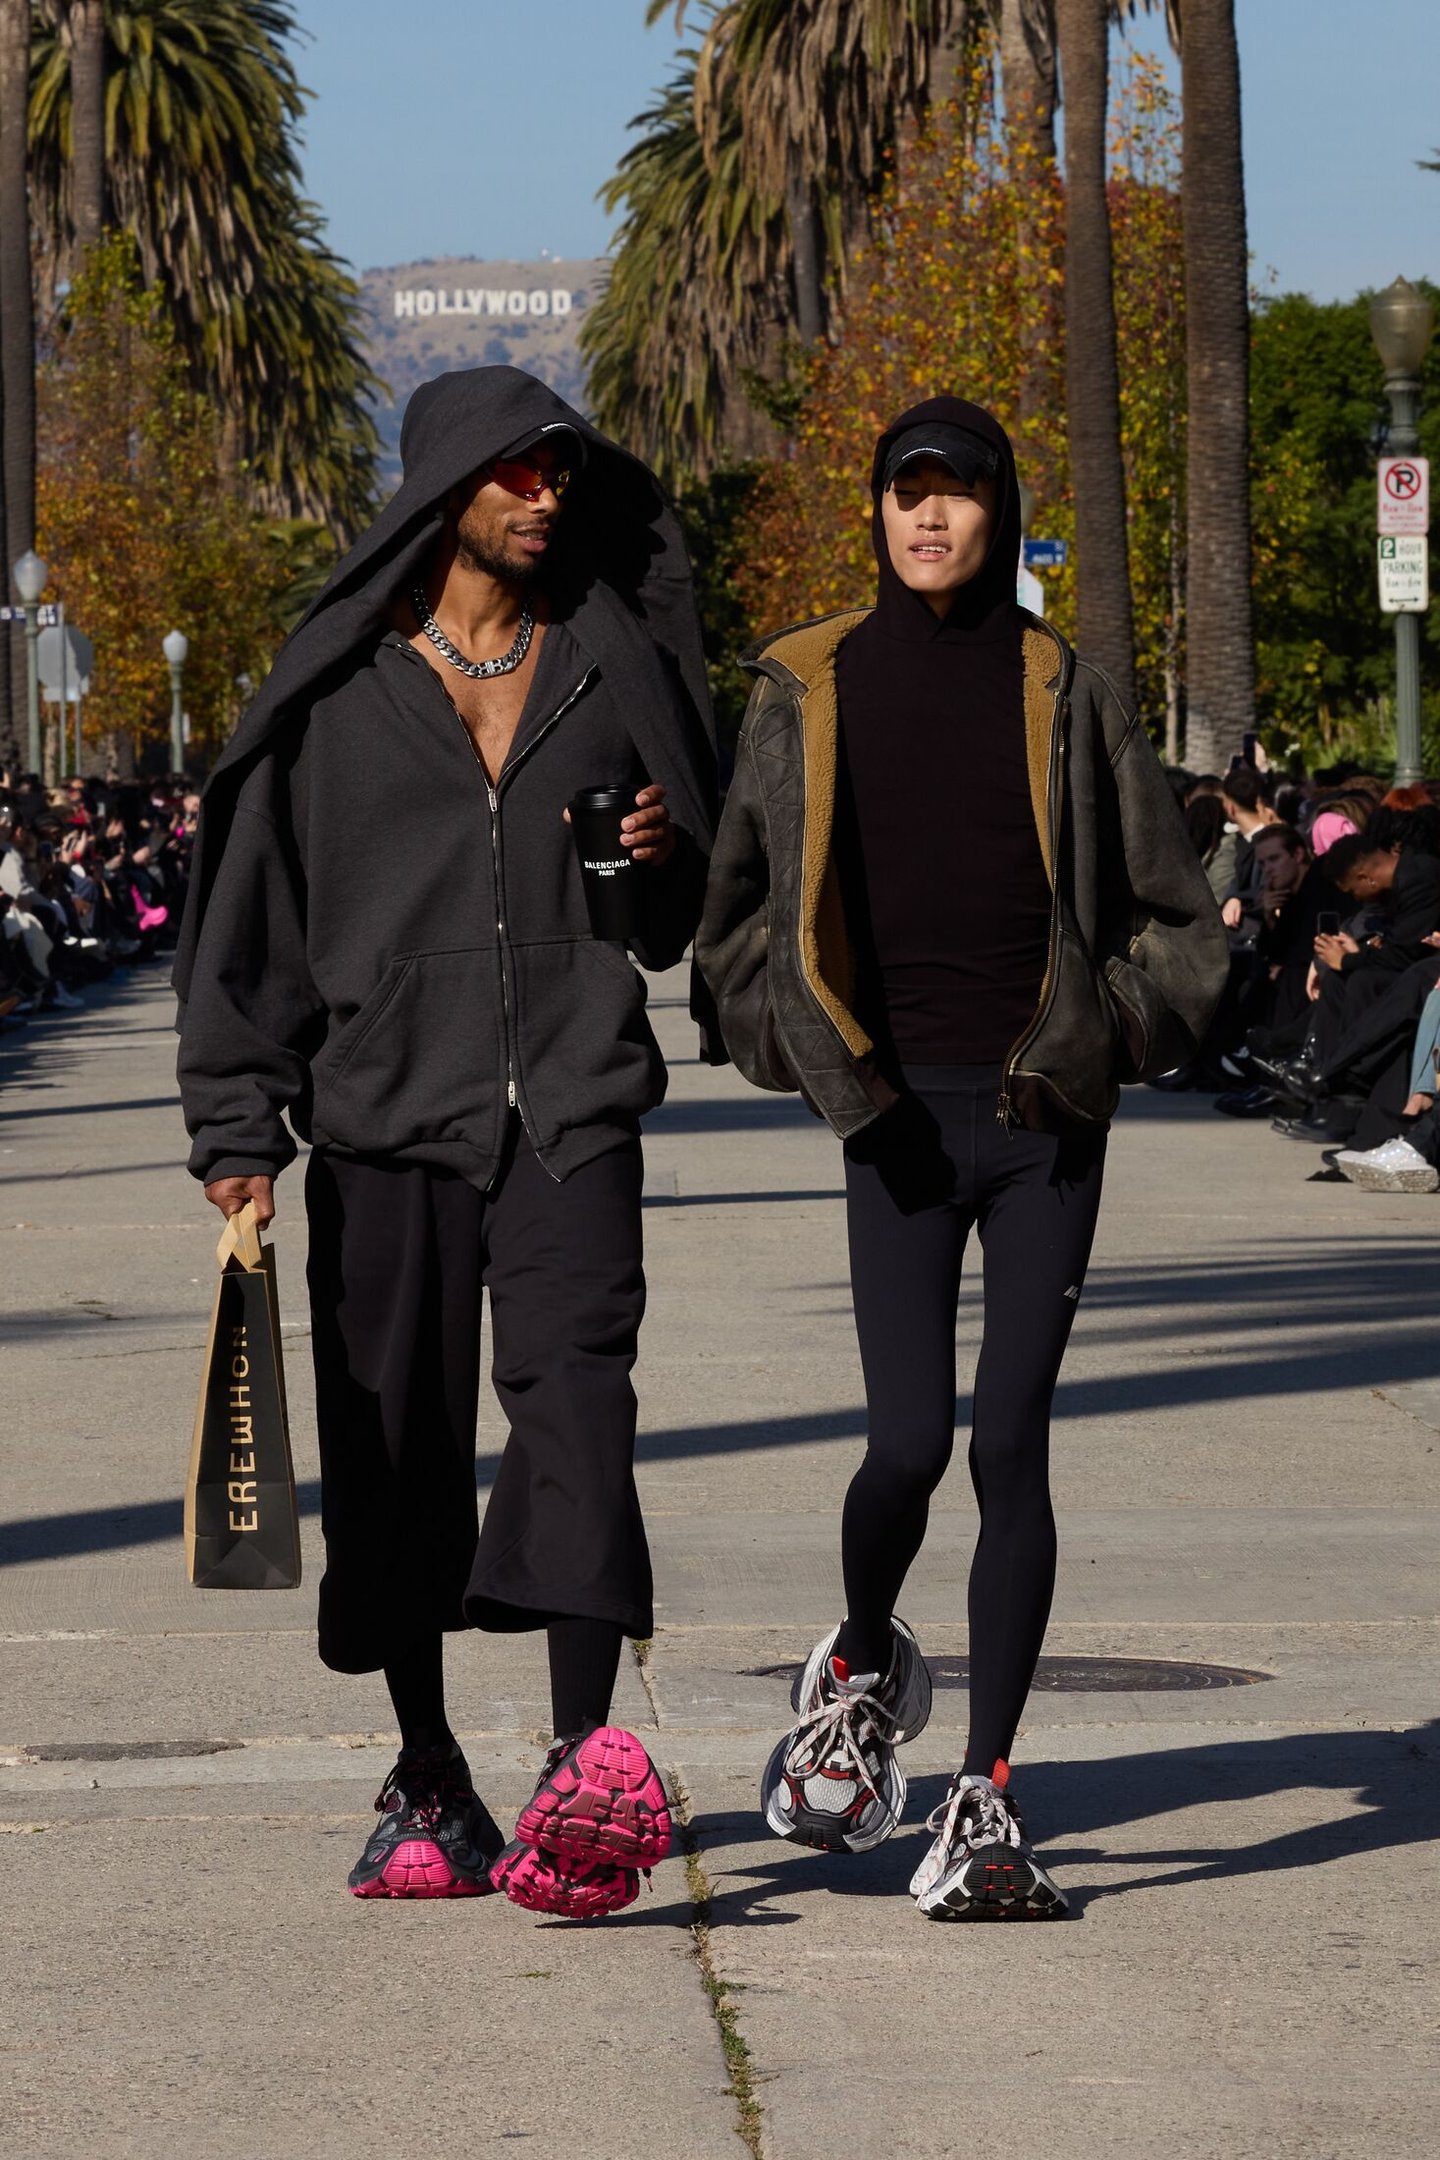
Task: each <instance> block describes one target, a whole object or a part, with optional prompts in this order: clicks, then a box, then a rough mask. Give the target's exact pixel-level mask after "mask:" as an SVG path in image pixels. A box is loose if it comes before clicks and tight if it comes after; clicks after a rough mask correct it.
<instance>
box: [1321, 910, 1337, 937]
mask: <svg viewBox="0 0 1440 2160" xmlns="http://www.w3.org/2000/svg"><path fill="white" fill-rule="evenodd" d="M1315 929H1316V932H1317V934H1318V935H1319V936H1320V937H1339V935H1340V917H1339V915H1338V914H1337V913H1336V911H1335V909H1334V908H1321V909H1320V912H1319V913H1318V914H1317V915H1316V917H1315Z"/></svg>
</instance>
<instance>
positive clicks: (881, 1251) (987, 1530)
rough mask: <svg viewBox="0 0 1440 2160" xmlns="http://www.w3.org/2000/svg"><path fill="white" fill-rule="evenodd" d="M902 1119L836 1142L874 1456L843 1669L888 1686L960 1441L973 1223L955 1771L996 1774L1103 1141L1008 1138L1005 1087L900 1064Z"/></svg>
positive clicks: (1043, 1537)
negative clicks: (959, 1740) (978, 1298)
mask: <svg viewBox="0 0 1440 2160" xmlns="http://www.w3.org/2000/svg"><path fill="white" fill-rule="evenodd" d="M906 1080H907V1083H908V1086H909V1089H910V1092H909V1094H908V1095H907V1096H906V1098H905V1099H904V1100H903V1101H902V1103H901V1104H900V1106H899V1108H898V1109H896V1110H894V1111H892V1112H891V1113H890V1114H889V1115H888V1116H886V1117H884V1118H882V1119H881V1120H880V1121H879V1123H878V1124H877V1125H875V1126H872V1127H870V1128H869V1129H868V1130H867V1131H866V1132H864V1133H862V1134H860V1135H859V1136H858V1137H857V1138H856V1139H854V1140H852V1141H850V1142H848V1143H847V1145H846V1150H845V1176H846V1188H847V1198H848V1203H849V1208H848V1213H849V1231H850V1279H851V1284H852V1288H853V1292H854V1300H855V1326H856V1332H857V1333H858V1335H859V1338H860V1360H861V1364H862V1366H863V1368H864V1373H865V1395H866V1401H867V1404H868V1407H869V1441H868V1445H867V1447H866V1451H865V1458H864V1461H863V1462H862V1463H861V1465H860V1468H859V1469H858V1470H857V1471H856V1473H855V1477H854V1479H853V1481H852V1483H851V1485H850V1489H849V1492H848V1493H847V1495H846V1499H845V1513H844V1521H843V1528H842V1535H841V1552H842V1561H843V1566H844V1574H845V1596H846V1605H847V1615H846V1620H845V1623H844V1626H843V1628H842V1630H841V1636H840V1640H839V1642H838V1644H837V1646H836V1647H837V1654H839V1655H840V1656H842V1657H845V1658H846V1659H847V1660H848V1661H849V1664H850V1667H851V1670H852V1671H860V1672H866V1671H877V1670H878V1671H880V1672H884V1671H885V1669H886V1667H887V1665H888V1661H889V1641H890V1636H889V1625H890V1616H891V1614H892V1612H893V1611H894V1608H895V1604H896V1601H897V1599H898V1598H899V1595H900V1591H901V1587H902V1585H903V1583H904V1581H905V1576H906V1574H907V1572H908V1570H909V1567H910V1563H911V1561H912V1560H913V1559H914V1558H915V1556H916V1554H917V1553H918V1552H919V1550H920V1547H921V1544H922V1543H923V1541H924V1537H925V1526H926V1522H927V1520H928V1517H929V1512H930V1496H931V1494H932V1493H933V1492H934V1490H935V1488H936V1486H937V1485H938V1484H939V1482H940V1480H941V1478H942V1477H943V1476H944V1474H945V1470H946V1467H947V1465H948V1464H949V1461H950V1456H951V1453H952V1450H953V1448H954V1443H955V1319H956V1311H957V1307H958V1303H959V1295H960V1269H961V1262H962V1260H963V1258H964V1253H965V1243H966V1239H967V1237H968V1236H969V1233H970V1228H971V1225H972V1224H973V1225H975V1226H976V1227H977V1228H978V1230H979V1233H980V1245H981V1250H982V1252H983V1255H984V1284H985V1327H984V1338H983V1341H982V1345H981V1350H980V1362H979V1365H978V1367H977V1369H976V1374H975V1394H974V1412H973V1421H972V1434H971V1440H970V1476H971V1479H972V1481H973V1483H974V1487H975V1496H976V1499H977V1500H978V1502H979V1505H980V1537H979V1542H978V1544H977V1545H976V1548H975V1558H974V1563H973V1565H972V1567H971V1571H970V1594H969V1619H970V1736H969V1743H968V1745H967V1747H966V1751H965V1767H966V1768H967V1769H970V1770H977V1771H979V1772H980V1773H982V1774H983V1775H985V1776H989V1775H990V1773H991V1772H992V1770H993V1768H994V1766H995V1763H996V1762H997V1761H1000V1760H1008V1757H1009V1752H1010V1747H1011V1743H1012V1742H1013V1740H1014V1737H1015V1728H1016V1726H1017V1725H1018V1723H1019V1721H1020V1713H1021V1711H1022V1710H1023V1708H1024V1705H1025V1697H1026V1695H1027V1694H1028V1693H1029V1689H1030V1683H1031V1681H1032V1679H1033V1678H1034V1676H1035V1666H1036V1662H1037V1660H1038V1658H1039V1656H1040V1645H1041V1643H1042V1641H1043V1640H1044V1636H1045V1626H1046V1622H1047V1620H1048V1619H1049V1616H1050V1600H1051V1595H1052V1593H1053V1590H1054V1585H1055V1516H1054V1512H1053V1510H1052V1508H1051V1505H1050V1480H1049V1443H1050V1405H1051V1401H1052V1398H1053V1396H1054V1393H1055V1382H1056V1379H1057V1377H1058V1375H1059V1371H1060V1361H1061V1359H1062V1357H1063V1356H1064V1354H1065V1345H1066V1343H1067V1341H1068V1340H1069V1336H1070V1326H1071V1322H1072V1321H1073V1320H1074V1317H1075V1308H1076V1304H1077V1302H1078V1300H1079V1296H1080V1290H1081V1286H1082V1284H1083V1283H1084V1280H1085V1269H1086V1266H1087V1264H1088V1262H1089V1258H1090V1247H1091V1243H1092V1241H1093V1238H1094V1234H1095V1218H1096V1215H1097V1213H1098V1210H1099V1206H1100V1187H1101V1180H1102V1176H1103V1172H1104V1163H1105V1135H1104V1133H1103V1132H1101V1133H1075V1134H1072V1135H1067V1136H1066V1137H1064V1138H1057V1137H1055V1136H1054V1135H1053V1134H1049V1133H1032V1132H1023V1131H1009V1132H1007V1131H1006V1129H1005V1128H1004V1127H1003V1126H1002V1125H1001V1124H1000V1123H999V1122H998V1120H997V1118H996V1114H995V1112H996V1101H997V1096H998V1093H999V1074H998V1073H997V1072H994V1071H990V1070H977V1069H975V1068H972V1067H965V1066H953V1067H952V1066H922V1067H912V1068H911V1069H910V1070H909V1071H908V1072H907V1074H906Z"/></svg>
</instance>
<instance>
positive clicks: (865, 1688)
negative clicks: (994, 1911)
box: [760, 1620, 931, 1852]
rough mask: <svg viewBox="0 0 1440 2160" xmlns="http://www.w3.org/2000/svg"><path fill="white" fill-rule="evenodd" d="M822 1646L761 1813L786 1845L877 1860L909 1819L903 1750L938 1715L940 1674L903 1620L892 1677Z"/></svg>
mask: <svg viewBox="0 0 1440 2160" xmlns="http://www.w3.org/2000/svg"><path fill="white" fill-rule="evenodd" d="M839 1632H840V1630H839V1628H838V1627H837V1628H832V1629H831V1631H830V1633H829V1634H828V1635H827V1636H825V1637H824V1638H823V1640H822V1641H820V1642H818V1643H817V1644H816V1645H815V1648H814V1649H813V1650H812V1651H811V1653H810V1656H809V1658H808V1659H807V1660H806V1664H805V1670H804V1672H803V1673H801V1675H800V1677H799V1678H798V1679H797V1681H796V1682H795V1685H794V1687H793V1688H792V1689H791V1691H790V1702H791V1707H792V1708H793V1709H795V1710H797V1711H798V1712H799V1713H800V1721H799V1723H798V1724H797V1725H795V1726H794V1727H792V1729H791V1730H790V1731H789V1732H788V1733H787V1734H786V1735H785V1737H784V1739H783V1740H782V1741H780V1743H779V1745H778V1746H777V1747H776V1748H775V1751H774V1753H773V1754H772V1755H771V1757H770V1760H769V1762H767V1763H766V1765H765V1770H764V1774H763V1776H762V1778H761V1780H760V1806H761V1809H762V1811H763V1813H764V1816H765V1821H766V1824H767V1825H768V1827H769V1828H770V1829H771V1830H773V1831H774V1833H775V1835H776V1836H777V1837H782V1838H788V1839H790V1840H791V1842H792V1843H794V1844H796V1845H812V1846H815V1847H817V1848H818V1849H819V1850H820V1851H821V1852H869V1851H870V1850H871V1848H872V1847H873V1846H876V1845H879V1844H882V1843H883V1842H884V1840H885V1839H886V1838H887V1837H889V1836H890V1835H891V1833H892V1831H893V1830H894V1829H895V1828H896V1826H897V1825H898V1823H899V1821H900V1815H901V1811H902V1809H903V1808H904V1806H905V1773H904V1771H903V1770H902V1769H901V1768H900V1766H899V1764H898V1763H897V1762H896V1760H895V1750H896V1748H897V1747H899V1746H901V1745H902V1744H903V1743H904V1742H905V1741H906V1740H913V1739H914V1738H915V1735H916V1734H917V1733H918V1732H921V1731H923V1729H924V1727H925V1724H926V1721H927V1720H928V1718H929V1716H930V1701H931V1685H930V1668H929V1667H928V1666H927V1665H926V1663H925V1660H924V1658H923V1657H922V1656H921V1654H920V1645H919V1643H917V1642H916V1640H915V1637H914V1636H913V1635H912V1634H911V1632H910V1630H909V1628H908V1627H906V1625H905V1623H904V1621H903V1620H892V1621H891V1623H890V1639H891V1644H892V1650H891V1657H890V1670H889V1672H888V1673H887V1674H886V1675H885V1678H884V1680H883V1681H882V1680H881V1678H880V1675H879V1674H878V1673H851V1672H850V1671H849V1670H848V1669H847V1667H846V1666H845V1665H844V1663H843V1662H842V1661H841V1660H840V1659H838V1658H836V1657H834V1656H833V1655H832V1652H833V1650H834V1646H835V1638H836V1636H837V1635H838V1634H839Z"/></svg>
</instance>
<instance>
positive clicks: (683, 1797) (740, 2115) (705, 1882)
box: [669, 1765, 765, 2160]
mask: <svg viewBox="0 0 1440 2160" xmlns="http://www.w3.org/2000/svg"><path fill="white" fill-rule="evenodd" d="M669 1785H670V1792H671V1815H672V1819H673V1821H674V1824H675V1828H676V1832H677V1834H678V1836H679V1840H680V1851H681V1854H682V1856H683V1858H684V1861H685V1889H686V1893H687V1895H688V1896H689V1899H690V1912H691V1919H690V1937H691V1940H692V1942H693V1943H694V1945H695V1962H696V1965H697V1966H698V1968H699V1972H700V1985H701V1987H702V1988H703V1989H704V1991H705V2000H706V2001H707V2002H708V2003H709V2005H710V2015H711V2017H712V2018H713V2019H714V2021H715V2030H716V2033H717V2035H718V2036H719V2040H720V2052H721V2054H722V2055H723V2056H724V2058H725V2067H726V2069H727V2070H728V2071H729V2073H730V2083H729V2084H728V2085H727V2086H726V2088H725V2091H726V2094H727V2096H728V2097H729V2098H730V2099H732V2100H733V2101H734V2102H735V2135H736V2136H737V2137H738V2138H739V2140H740V2142H741V2144H742V2145H743V2146H744V2147H745V2150H746V2152H748V2153H749V2154H750V2155H751V2160H765V2148H764V2145H763V2143H762V2139H761V2132H762V2130H763V2128H764V2116H763V2114H762V2112H761V2107H760V2102H759V2101H758V2100H757V2099H756V2097H755V2083H756V2078H755V2060H754V2057H753V2056H752V2054H751V2052H750V2043H749V2041H748V2040H747V2039H746V2038H745V2035H744V2033H743V2032H742V2031H741V2029H740V2013H739V2008H738V2005H737V2004H736V2003H735V2002H734V2001H733V1999H732V1998H733V1997H734V1996H735V1995H736V1994H737V1993H738V1990H737V1988H736V1986H735V1983H734V1982H733V1981H731V1980H726V1979H725V1978H724V1977H723V1976H722V1974H721V1972H720V1969H719V1966H718V1965H717V1963H716V1960H715V1942H714V1936H713V1934H712V1930H711V1898H712V1891H711V1887H710V1877H709V1875H708V1874H707V1873H706V1871H705V1861H704V1856H703V1854H702V1853H701V1850H700V1838H699V1834H698V1832H697V1830H696V1827H695V1811H694V1808H693V1806H692V1804H691V1800H690V1793H689V1788H688V1787H687V1786H686V1783H685V1780H684V1778H683V1777H682V1776H681V1775H680V1773H679V1771H678V1770H676V1769H675V1768H674V1767H673V1765H672V1766H671V1768H670V1771H669Z"/></svg>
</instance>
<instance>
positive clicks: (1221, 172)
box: [1180, 0, 1255, 772]
mask: <svg viewBox="0 0 1440 2160" xmlns="http://www.w3.org/2000/svg"><path fill="white" fill-rule="evenodd" d="M1180 65H1181V87H1182V92H1183V100H1184V109H1183V116H1182V131H1183V132H1182V138H1181V140H1182V180H1181V192H1182V198H1183V212H1184V230H1185V323H1186V332H1185V341H1186V350H1185V358H1186V370H1187V373H1188V376H1189V386H1190V389H1189V400H1190V417H1189V453H1188V474H1187V490H1188V497H1189V519H1188V532H1187V546H1186V556H1187V570H1186V589H1185V608H1186V648H1187V653H1188V664H1187V669H1186V696H1187V723H1186V734H1185V756H1186V761H1187V763H1188V764H1189V765H1191V766H1192V767H1193V768H1194V769H1195V770H1197V771H1200V772H1223V771H1224V770H1225V767H1226V765H1227V764H1228V762H1229V759H1230V757H1231V755H1232V753H1233V752H1234V751H1236V750H1238V749H1239V747H1240V741H1241V737H1242V736H1243V735H1244V733H1245V731H1246V730H1247V729H1248V728H1251V727H1253V726H1254V724H1255V644H1254V630H1253V624H1252V615H1251V591H1250V472H1249V464H1250V449H1249V400H1250V303H1249V292H1248V254H1247V248H1246V237H1245V174H1244V165H1243V161H1242V156H1241V146H1240V60H1239V54H1238V52H1237V50H1236V44H1235V9H1234V0H1184V13H1183V37H1182V41H1181V46H1180Z"/></svg>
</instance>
